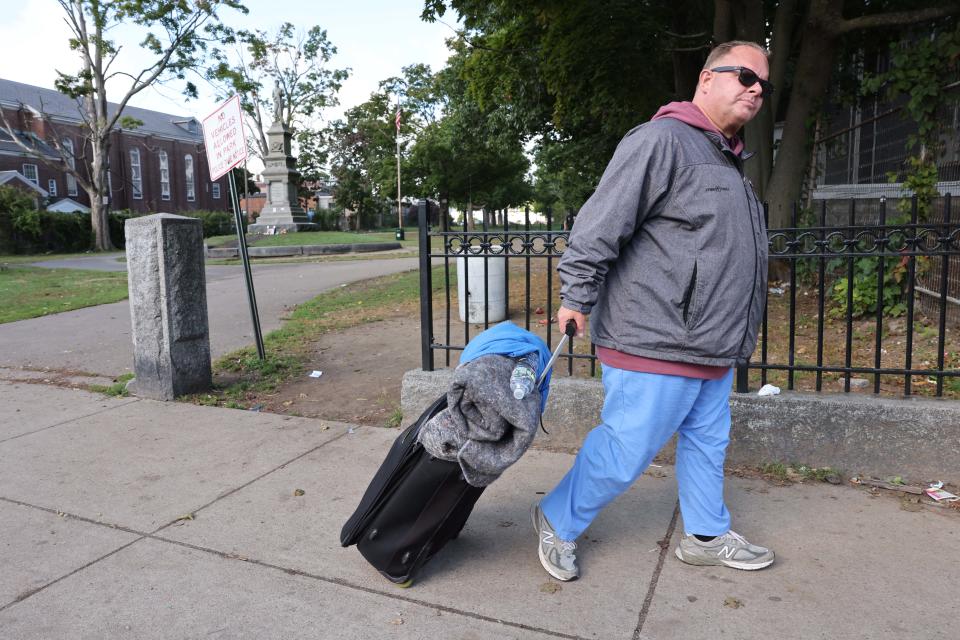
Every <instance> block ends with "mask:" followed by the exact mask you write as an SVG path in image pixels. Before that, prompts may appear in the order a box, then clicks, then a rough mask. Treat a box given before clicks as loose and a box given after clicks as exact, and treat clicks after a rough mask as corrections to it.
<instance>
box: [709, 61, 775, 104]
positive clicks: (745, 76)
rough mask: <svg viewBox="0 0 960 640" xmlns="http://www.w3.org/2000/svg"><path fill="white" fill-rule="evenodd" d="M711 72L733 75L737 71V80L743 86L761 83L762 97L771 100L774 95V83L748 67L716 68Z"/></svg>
mask: <svg viewBox="0 0 960 640" xmlns="http://www.w3.org/2000/svg"><path fill="white" fill-rule="evenodd" d="M710 71H713V72H715V73H732V72H734V71H736V72H737V78H738V79H739V80H740V84H742V85H743V86H745V87H752V86H753V85H755V84H757V83H758V82H759V83H760V95H761V96H762V97H764V98H769V97H770V96H772V95H773V83H772V82H770V81H769V80H763V79H761V78H760V76H758V75H757V73H756V71H754V70H753V69H748V68H747V67H714V68H713V69H710Z"/></svg>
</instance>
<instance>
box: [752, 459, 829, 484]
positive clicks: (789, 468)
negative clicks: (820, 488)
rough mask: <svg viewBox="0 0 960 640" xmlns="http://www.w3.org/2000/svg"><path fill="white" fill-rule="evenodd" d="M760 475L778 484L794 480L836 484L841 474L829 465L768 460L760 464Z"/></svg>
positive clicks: (791, 482)
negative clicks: (814, 465) (817, 465)
mask: <svg viewBox="0 0 960 640" xmlns="http://www.w3.org/2000/svg"><path fill="white" fill-rule="evenodd" d="M759 471H760V473H761V475H763V476H764V477H765V478H767V479H768V480H770V481H772V482H776V483H778V484H793V483H794V482H831V483H833V484H838V483H839V482H840V479H841V474H840V472H838V471H837V470H836V469H832V468H830V467H811V466H809V465H806V464H795V463H793V464H787V463H784V462H768V463H766V464H763V465H760V468H759Z"/></svg>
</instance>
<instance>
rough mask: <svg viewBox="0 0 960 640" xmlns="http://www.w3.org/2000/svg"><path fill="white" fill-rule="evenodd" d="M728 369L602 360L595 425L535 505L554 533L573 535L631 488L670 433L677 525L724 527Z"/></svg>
mask: <svg viewBox="0 0 960 640" xmlns="http://www.w3.org/2000/svg"><path fill="white" fill-rule="evenodd" d="M732 382H733V369H731V370H730V371H729V372H728V373H727V374H726V375H725V376H723V377H722V378H720V379H719V380H699V379H696V378H686V377H682V376H669V375H661V374H655V373H639V372H637V371H625V370H623V369H617V368H615V367H611V366H607V365H603V388H604V391H605V393H606V399H605V401H604V404H603V411H602V412H601V413H600V425H599V426H597V427H596V428H594V429H593V430H592V431H591V432H590V433H589V434H588V435H587V437H586V439H585V440H584V442H583V446H582V447H581V448H580V453H578V454H577V458H576V460H575V461H574V463H573V468H571V469H570V471H568V472H567V475H566V476H564V478H563V480H561V481H560V483H559V484H558V485H557V486H556V487H555V488H554V489H553V491H551V492H550V494H549V495H547V496H545V497H544V498H543V501H542V502H541V503H540V506H541V509H542V510H543V514H544V515H545V516H546V517H547V520H548V521H549V522H550V524H551V525H553V528H554V530H555V531H556V532H557V536H558V537H559V538H561V539H563V540H575V539H576V538H577V537H578V536H579V535H580V534H581V533H583V532H584V531H585V530H586V529H587V527H588V526H590V523H591V522H593V519H594V518H596V517H597V514H599V513H600V510H601V509H603V508H604V507H605V506H606V505H607V504H608V503H609V502H610V501H612V500H613V499H614V498H616V497H617V496H619V495H620V494H621V493H623V492H624V491H626V490H627V489H629V488H630V486H631V485H632V484H633V483H634V481H636V479H637V478H639V477H640V475H641V474H642V473H643V472H644V470H645V469H646V468H647V466H648V465H649V464H650V462H651V461H652V460H653V457H654V456H655V455H656V454H657V452H658V451H660V449H661V448H662V447H663V445H664V444H666V442H667V440H669V439H670V436H672V435H673V434H674V433H679V435H678V439H677V464H676V474H677V486H678V489H679V493H680V513H681V514H682V515H683V524H684V530H685V531H686V532H687V533H692V534H694V533H695V534H698V535H703V536H719V535H722V534H724V533H726V532H727V531H728V530H729V529H730V513H729V512H728V511H727V507H726V505H724V503H723V460H724V456H725V454H726V449H727V443H728V442H729V441H730V439H729V436H730V405H729V399H730V388H731V384H732Z"/></svg>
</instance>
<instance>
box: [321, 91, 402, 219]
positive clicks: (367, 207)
mask: <svg viewBox="0 0 960 640" xmlns="http://www.w3.org/2000/svg"><path fill="white" fill-rule="evenodd" d="M391 111H392V107H391V105H390V103H389V97H388V96H387V95H386V94H385V93H382V92H376V93H374V94H372V95H371V96H370V98H369V99H368V100H367V101H366V102H363V103H361V104H359V105H357V106H356V107H353V108H351V109H348V110H347V112H346V113H345V114H344V118H343V119H339V120H336V121H334V122H333V123H331V125H330V127H329V128H328V132H327V133H326V134H325V135H326V136H327V140H328V141H329V143H328V150H329V154H330V173H331V174H332V175H333V178H334V180H335V181H336V186H335V187H334V190H333V196H334V201H335V202H336V203H337V205H338V206H340V207H343V208H344V209H349V210H350V211H352V212H353V213H354V214H355V216H356V220H355V228H356V230H357V231H359V230H360V229H361V228H362V227H363V226H372V224H373V216H374V215H375V214H377V213H380V212H382V211H383V209H384V208H385V202H388V201H389V199H390V193H391V192H392V191H393V189H395V188H396V182H395V180H396V175H397V174H396V165H395V164H394V162H395V157H396V156H395V138H394V131H395V129H394V123H393V117H392V116H391Z"/></svg>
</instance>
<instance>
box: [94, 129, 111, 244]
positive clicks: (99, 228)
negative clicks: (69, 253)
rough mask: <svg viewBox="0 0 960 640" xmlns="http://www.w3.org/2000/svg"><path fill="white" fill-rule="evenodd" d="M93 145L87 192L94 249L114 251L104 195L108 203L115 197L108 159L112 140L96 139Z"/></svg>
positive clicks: (107, 207)
mask: <svg viewBox="0 0 960 640" xmlns="http://www.w3.org/2000/svg"><path fill="white" fill-rule="evenodd" d="M91 142H92V144H91V151H92V155H93V158H92V161H91V167H90V168H91V170H92V174H93V175H91V176H90V182H91V187H92V189H91V190H88V191H87V195H88V196H89V197H90V224H91V225H92V226H93V235H94V247H95V249H96V250H97V251H114V250H115V249H116V247H115V246H114V245H113V241H112V240H111V239H110V217H109V213H108V212H109V206H108V202H104V195H106V197H107V199H108V201H109V198H112V197H113V194H112V193H110V192H109V184H110V183H109V181H108V179H107V171H109V169H108V167H107V164H108V161H107V159H108V158H109V157H110V140H109V138H104V139H102V140H97V139H96V138H94V139H93V140H92V141H91Z"/></svg>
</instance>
